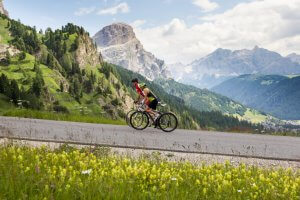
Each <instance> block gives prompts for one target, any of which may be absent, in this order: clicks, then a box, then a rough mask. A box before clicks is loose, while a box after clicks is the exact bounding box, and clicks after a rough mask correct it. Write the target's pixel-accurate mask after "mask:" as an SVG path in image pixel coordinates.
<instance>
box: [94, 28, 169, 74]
mask: <svg viewBox="0 0 300 200" xmlns="http://www.w3.org/2000/svg"><path fill="white" fill-rule="evenodd" d="M93 39H94V41H95V42H96V44H97V46H98V50H99V51H100V52H101V54H102V55H103V59H104V60H105V61H107V62H109V63H113V64H115V65H119V66H122V67H124V68H126V69H129V70H132V71H134V72H137V73H139V74H142V75H143V76H145V77H147V79H149V80H154V79H155V78H157V77H162V78H169V77H170V76H171V73H170V71H169V70H168V67H167V66H166V65H165V63H164V61H163V60H160V59H157V58H156V57H155V56H154V55H153V54H151V53H149V52H147V51H145V50H144V48H143V45H142V44H141V42H140V41H139V40H138V39H137V38H136V36H135V33H134V32H133V29H132V27H131V26H129V25H127V24H124V23H115V24H112V25H109V26H106V27H104V28H103V29H102V30H100V31H99V32H98V33H96V35H95V36H94V37H93Z"/></svg>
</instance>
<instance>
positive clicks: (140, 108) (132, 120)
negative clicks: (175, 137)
mask: <svg viewBox="0 0 300 200" xmlns="http://www.w3.org/2000/svg"><path fill="white" fill-rule="evenodd" d="M159 106H160V107H164V106H165V105H164V104H162V103H159ZM154 112H157V113H158V114H159V116H158V117H157V118H156V119H154V117H153V116H152V115H151V114H149V113H148V112H147V111H146V105H145V104H144V103H140V104H138V105H137V108H136V110H131V111H129V112H128V113H127V117H126V122H127V124H129V126H131V127H132V128H134V129H136V130H144V129H145V128H147V127H148V126H149V125H150V126H151V125H154V127H155V128H160V129H161V130H162V131H164V132H172V131H174V130H175V129H176V128H177V126H178V119H177V117H176V115H174V114H173V113H171V112H165V113H164V112H161V111H158V110H156V111H154Z"/></svg>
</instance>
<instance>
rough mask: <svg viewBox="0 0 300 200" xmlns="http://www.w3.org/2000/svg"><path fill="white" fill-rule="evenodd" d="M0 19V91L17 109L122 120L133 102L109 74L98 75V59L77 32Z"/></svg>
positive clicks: (88, 40)
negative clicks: (23, 108) (42, 27)
mask: <svg viewBox="0 0 300 200" xmlns="http://www.w3.org/2000/svg"><path fill="white" fill-rule="evenodd" d="M0 20H1V24H2V25H3V27H1V28H2V31H1V52H2V53H1V54H0V59H1V65H0V74H1V81H0V83H1V87H0V92H1V93H2V94H4V95H5V96H7V97H9V98H10V99H13V103H14V104H15V105H16V106H17V105H18V104H19V106H20V104H21V106H22V107H25V108H31V109H39V110H52V111H56V112H64V113H78V114H81V113H87V114H91V115H95V116H99V115H102V116H108V117H111V118H121V117H122V118H123V116H124V113H125V112H126V110H128V109H129V107H128V104H129V102H132V99H131V97H130V96H129V94H128V93H126V90H125V87H123V86H122V85H121V83H120V81H119V80H118V79H117V78H116V77H115V76H114V75H113V74H104V73H103V71H104V70H103V66H102V64H101V63H102V58H101V55H99V54H98V53H97V50H96V47H95V45H94V43H93V41H92V40H91V38H90V37H89V34H88V33H87V32H86V31H85V30H84V29H83V28H82V27H78V26H75V25H73V24H68V25H66V26H64V27H62V29H61V30H55V31H53V30H51V29H47V30H46V31H45V32H44V33H43V31H39V32H37V31H36V30H35V28H32V27H28V26H25V25H23V24H22V23H20V22H19V21H15V20H10V19H8V18H7V17H6V16H1V19H0ZM2 38H6V40H4V39H2Z"/></svg>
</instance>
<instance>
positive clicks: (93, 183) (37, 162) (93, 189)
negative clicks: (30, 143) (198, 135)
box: [0, 146, 300, 200]
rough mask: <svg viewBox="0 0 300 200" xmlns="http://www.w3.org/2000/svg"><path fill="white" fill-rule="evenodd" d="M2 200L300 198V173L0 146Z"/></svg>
mask: <svg viewBox="0 0 300 200" xmlns="http://www.w3.org/2000/svg"><path fill="white" fill-rule="evenodd" d="M0 157H1V160H0V182H1V184H0V199H191V200H193V199H220V200H221V199H222V200H226V199H230V200H231V199H270V200H271V199H289V200H298V199H299V198H300V170H291V169H264V168H261V167H256V166H252V167H250V166H249V167H248V166H246V165H244V164H241V165H240V166H238V167H235V166H233V165H231V164H230V162H229V161H228V162H226V163H225V164H212V165H206V164H205V163H202V165H201V164H200V165H193V164H191V163H189V162H168V161H166V160H162V159H161V158H160V157H159V156H153V157H149V156H142V157H140V158H135V159H134V158H131V157H122V156H120V155H117V154H113V153H111V152H110V151H109V149H104V148H95V149H92V148H86V149H81V150H77V149H74V148H67V147H63V148H61V149H56V150H50V149H48V148H46V147H42V148H30V147H18V146H0Z"/></svg>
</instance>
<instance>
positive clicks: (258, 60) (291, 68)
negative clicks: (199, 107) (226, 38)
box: [180, 46, 300, 88]
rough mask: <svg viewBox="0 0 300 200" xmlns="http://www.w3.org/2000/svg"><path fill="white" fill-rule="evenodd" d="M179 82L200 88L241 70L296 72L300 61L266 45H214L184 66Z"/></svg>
mask: <svg viewBox="0 0 300 200" xmlns="http://www.w3.org/2000/svg"><path fill="white" fill-rule="evenodd" d="M186 69H187V70H185V71H184V72H183V74H182V75H181V77H182V79H181V80H180V82H182V83H186V84H190V85H194V86H196V87H200V88H211V87H213V86H216V85H218V84H220V83H222V82H223V81H225V80H228V79H230V78H233V77H236V76H239V75H242V74H255V73H260V74H266V75H267V74H278V75H289V74H299V73H300V64H298V63H295V62H292V61H291V60H290V58H286V57H282V56H281V55H280V54H278V53H276V52H273V51H269V50H267V49H263V48H259V47H257V46H256V47H255V48H254V49H252V50H247V49H243V50H236V51H231V50H228V49H221V48H219V49H217V50H216V51H214V52H212V53H211V54H209V55H207V56H205V57H203V58H201V59H199V60H195V61H194V62H192V63H191V64H189V65H188V66H187V67H186Z"/></svg>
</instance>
